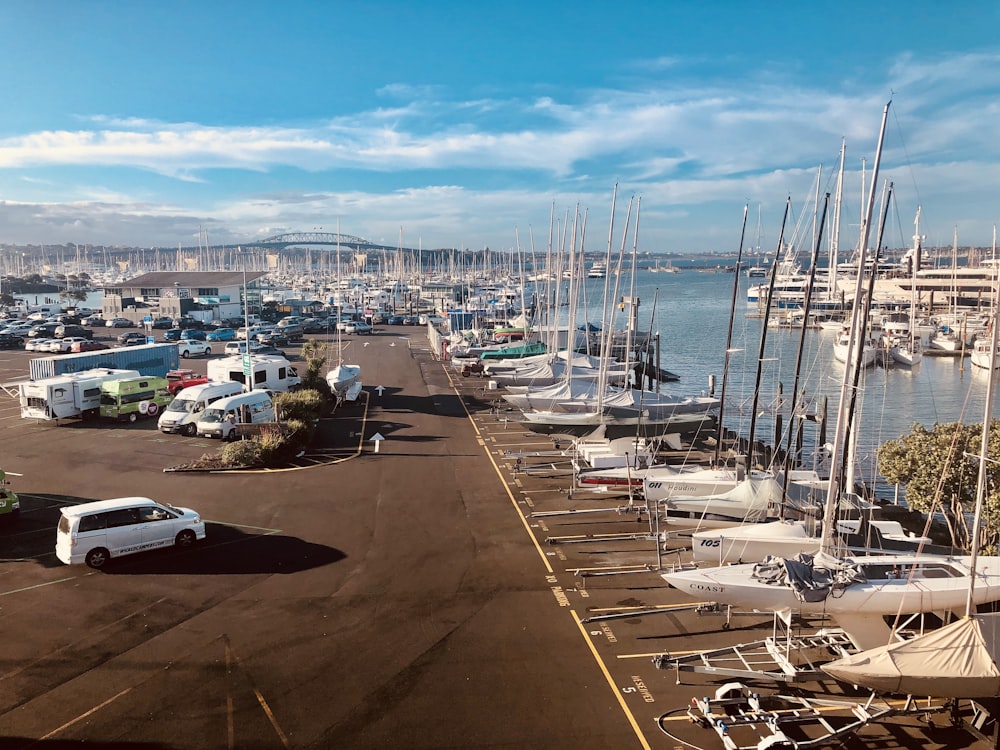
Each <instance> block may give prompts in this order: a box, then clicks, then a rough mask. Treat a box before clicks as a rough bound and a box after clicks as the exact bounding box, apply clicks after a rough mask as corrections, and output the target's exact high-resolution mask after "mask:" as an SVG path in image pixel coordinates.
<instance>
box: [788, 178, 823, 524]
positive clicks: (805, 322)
mask: <svg viewBox="0 0 1000 750" xmlns="http://www.w3.org/2000/svg"><path fill="white" fill-rule="evenodd" d="M829 208H830V194H829V193H827V194H826V198H825V199H824V201H823V220H822V221H821V222H820V225H819V235H817V237H816V242H815V244H814V245H813V253H812V259H811V262H810V264H809V285H808V286H807V287H806V294H805V299H803V300H802V325H801V327H800V328H799V344H798V350H797V351H796V352H795V377H794V378H793V379H792V408H791V410H790V412H789V414H790V418H789V420H788V435H787V436H786V439H785V472H784V475H783V478H782V482H781V498H782V503H784V501H785V498H786V496H787V494H788V482H789V470H790V469H791V456H792V433H793V432H794V431H795V428H796V425H795V424H794V417H795V414H796V411H797V409H798V403H799V377H800V375H801V373H802V354H803V352H804V351H805V341H806V329H807V328H808V327H809V311H810V309H811V307H812V297H813V287H814V286H815V284H816V266H818V265H819V247H820V243H821V242H822V240H823V229H824V227H825V226H826V216H827V211H828V210H829ZM781 515H782V516H783V515H784V509H782V513H781Z"/></svg>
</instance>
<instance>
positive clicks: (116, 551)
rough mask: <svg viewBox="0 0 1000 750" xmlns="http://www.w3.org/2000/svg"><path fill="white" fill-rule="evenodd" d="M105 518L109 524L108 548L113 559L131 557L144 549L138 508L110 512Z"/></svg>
mask: <svg viewBox="0 0 1000 750" xmlns="http://www.w3.org/2000/svg"><path fill="white" fill-rule="evenodd" d="M104 516H105V518H106V519H107V524H108V530H107V535H106V539H107V546H108V551H109V552H110V553H111V556H112V557H115V556H117V555H130V554H132V553H133V552H138V551H139V550H140V549H141V548H142V546H141V545H142V531H141V529H140V526H139V513H138V510H137V509H136V508H121V509H119V510H109V511H108V512H107V513H105V514H104Z"/></svg>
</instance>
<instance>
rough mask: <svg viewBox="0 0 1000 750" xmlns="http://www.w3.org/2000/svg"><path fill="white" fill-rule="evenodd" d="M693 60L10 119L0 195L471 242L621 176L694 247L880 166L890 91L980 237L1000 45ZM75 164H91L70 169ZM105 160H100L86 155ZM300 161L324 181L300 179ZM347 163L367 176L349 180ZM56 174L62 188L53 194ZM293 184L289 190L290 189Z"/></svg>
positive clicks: (906, 133)
mask: <svg viewBox="0 0 1000 750" xmlns="http://www.w3.org/2000/svg"><path fill="white" fill-rule="evenodd" d="M683 64H685V61H678V60H675V59H673V58H669V57H665V58H660V59H656V60H651V61H644V62H640V61H637V62H636V64H635V65H634V66H633V67H634V68H635V69H636V70H638V69H642V70H644V71H645V73H646V75H645V77H644V80H643V81H642V82H641V83H630V84H629V85H630V88H628V89H609V88H606V89H600V90H591V91H582V92H581V91H577V92H571V95H570V96H567V97H564V98H559V97H557V96H555V95H548V96H543V97H537V98H533V99H525V100H519V99H501V98H498V99H485V98H478V99H470V100H468V101H451V100H449V99H448V98H447V96H446V94H447V92H446V91H445V90H444V89H443V88H441V87H436V86H409V85H404V84H390V85H387V86H385V87H383V88H382V89H381V90H380V91H379V92H378V93H379V94H380V95H381V96H382V97H383V98H385V99H392V100H393V102H394V106H391V107H384V108H378V109H373V110H371V111H369V112H358V113H352V114H349V115H343V116H338V117H336V118H333V119H329V120H325V121H317V122H315V123H314V124H311V125H309V124H305V125H303V124H301V123H298V124H297V125H296V126H295V127H292V126H282V125H242V126H236V127H223V126H210V125H204V124H199V123H192V122H177V123H170V122H161V121H154V120H149V119H142V118H136V117H128V116H125V117H120V116H111V115H98V116H93V117H89V118H80V119H79V120H78V122H80V123H81V127H79V128H77V129H75V130H42V131H38V132H33V133H26V134H23V135H19V136H8V137H6V138H4V139H2V140H0V167H3V168H4V169H5V170H7V171H8V175H7V176H6V177H3V176H0V195H3V196H5V197H7V198H9V199H13V201H14V202H9V203H8V204H6V205H5V206H4V207H3V209H2V214H3V215H2V216H0V219H7V221H5V223H4V224H3V226H5V228H6V232H5V235H6V236H4V237H0V239H3V240H7V241H15V242H16V241H30V240H31V236H32V234H34V235H36V236H35V241H37V234H38V232H39V226H44V224H45V222H46V220H50V221H52V222H53V223H54V224H60V223H62V222H64V221H65V219H66V218H67V217H69V216H77V217H82V216H85V215H88V214H93V215H94V216H95V217H96V218H95V219H94V220H93V222H91V223H90V224H87V222H84V225H85V226H89V227H91V228H92V229H93V231H94V232H98V231H100V232H102V233H106V234H107V235H108V236H107V237H102V240H101V241H105V242H111V241H112V239H113V237H112V235H113V233H114V231H115V230H116V227H114V225H113V221H112V220H111V219H110V218H109V217H110V216H112V215H114V214H116V213H117V214H119V215H121V216H127V217H131V218H132V221H130V222H129V224H128V226H129V227H130V228H135V229H136V230H137V231H138V230H139V228H140V227H141V226H142V221H143V220H147V221H148V223H147V224H146V227H147V231H148V232H149V235H148V236H147V237H146V238H143V236H141V234H137V236H135V237H129V238H121V239H119V240H117V241H121V242H129V243H135V244H172V243H173V242H174V241H175V240H176V237H188V236H190V232H191V227H192V225H198V224H205V225H212V226H213V233H214V234H215V235H216V236H221V235H225V236H231V237H234V238H243V239H247V238H251V237H255V236H257V237H259V236H260V232H261V231H262V230H261V227H273V226H283V227H295V226H298V225H301V226H316V225H324V226H332V221H333V219H332V218H331V217H336V216H344V217H345V221H346V219H347V217H350V224H351V225H352V226H351V227H350V228H348V227H347V226H346V225H345V228H344V231H345V232H352V233H357V234H362V235H364V234H369V233H383V234H384V233H387V232H390V228H391V227H392V226H395V227H396V229H395V230H394V231H393V232H391V233H393V234H398V227H399V225H400V224H401V223H402V224H403V225H404V231H405V233H406V234H410V233H411V232H412V233H418V234H420V235H421V236H423V235H424V234H426V236H427V237H428V240H429V242H431V243H433V244H437V245H448V244H460V243H465V244H473V245H475V244H476V243H474V242H472V241H471V240H472V239H473V238H471V237H465V236H463V235H468V234H475V235H476V236H477V237H480V238H482V240H481V241H482V243H483V244H491V243H497V242H512V241H513V226H515V225H521V226H526V225H527V224H529V223H531V222H536V225H537V222H538V221H542V222H547V221H548V211H549V206H550V205H551V203H552V202H553V201H555V202H556V203H557V206H560V207H565V206H568V205H574V204H575V203H577V202H580V201H582V202H583V203H584V204H589V205H590V206H592V207H593V208H594V209H595V210H596V211H597V212H598V214H600V213H601V212H602V211H604V210H605V206H606V204H607V203H608V201H609V196H610V190H611V187H612V185H613V184H614V183H615V182H616V181H617V182H620V183H621V184H622V185H623V190H626V189H627V190H629V191H636V192H638V193H641V194H643V196H644V197H643V207H644V213H645V214H646V215H647V216H648V217H649V220H648V221H645V222H644V224H643V229H642V233H643V234H644V235H646V236H648V237H649V240H650V244H652V245H655V246H657V247H661V248H664V249H666V248H667V247H670V246H672V245H674V244H683V245H684V246H687V247H690V246H692V245H695V244H696V243H697V241H698V238H699V236H704V235H705V234H706V233H709V232H715V231H716V229H715V228H714V227H712V228H706V227H704V226H701V227H699V226H697V225H696V223H695V222H696V221H699V220H700V221H704V220H705V217H707V216H709V215H710V214H709V212H708V211H709V209H711V210H713V211H715V212H716V213H715V215H717V216H719V215H722V216H723V217H724V216H725V214H724V213H723V214H719V213H718V210H719V207H720V206H724V207H726V206H735V207H736V209H734V210H733V213H738V209H739V208H740V207H741V206H742V204H743V203H744V202H745V201H747V200H749V201H751V202H756V201H763V202H765V203H766V204H768V205H774V206H776V207H777V208H775V211H776V213H778V214H779V215H780V206H782V205H783V202H784V198H785V196H786V195H788V194H792V196H793V200H795V201H797V202H799V203H802V202H804V201H805V200H807V199H808V197H807V196H808V191H809V186H810V185H811V184H812V182H813V180H814V175H815V170H816V168H817V166H818V165H819V164H820V163H822V164H823V165H824V167H825V171H826V173H827V174H830V173H831V172H832V170H834V169H835V168H836V163H837V158H838V153H839V148H840V142H841V138H842V137H846V138H847V147H848V169H849V171H850V172H851V176H850V177H849V178H848V180H849V185H851V187H850V192H851V193H853V194H855V195H851V199H852V200H857V196H856V193H858V192H859V188H858V187H856V186H857V184H858V183H859V182H860V178H859V177H858V173H859V170H860V164H861V159H862V158H863V157H864V158H866V159H867V160H868V163H869V164H870V162H871V159H872V157H873V156H874V145H875V136H876V133H877V127H878V121H879V116H880V114H881V110H882V107H883V105H884V103H885V101H886V100H887V99H888V97H889V96H890V92H892V91H896V92H897V94H896V96H895V101H894V103H893V109H892V111H891V119H890V127H889V134H888V137H887V143H886V154H885V159H884V164H885V165H886V166H885V169H886V170H887V171H889V170H891V171H892V172H893V173H895V177H896V179H897V181H898V185H899V190H900V191H901V194H902V193H909V195H907V196H906V197H907V199H908V200H909V201H911V202H914V201H918V200H919V201H920V202H922V203H923V204H924V206H925V216H927V217H930V216H932V215H935V214H936V215H938V216H940V221H941V222H942V226H943V227H950V226H951V225H952V224H953V223H954V222H955V221H957V220H959V218H961V217H959V216H951V215H950V213H951V212H958V213H960V214H964V220H965V221H968V222H969V223H970V224H971V225H973V226H974V227H975V229H974V230H972V231H970V236H979V237H980V241H982V236H981V233H982V232H984V231H986V227H987V226H988V225H989V224H990V223H991V220H990V219H988V218H986V217H990V216H993V215H994V214H995V213H996V210H995V208H994V209H989V208H987V207H986V204H987V203H988V195H989V193H990V190H991V189H992V187H993V186H994V185H995V184H996V181H995V179H994V178H995V177H996V173H997V171H998V167H997V164H998V162H1000V154H998V148H1000V147H998V144H997V143H996V139H995V138H994V137H993V134H994V133H995V126H994V122H995V121H996V117H997V114H998V109H1000V105H998V104H996V103H995V101H996V96H995V93H996V91H997V89H998V87H1000V81H998V77H1000V65H997V56H996V55H987V54H968V55H956V56H953V57H949V58H942V59H939V60H926V59H918V58H916V57H915V56H912V55H905V56H901V57H900V58H898V59H897V60H896V61H895V63H894V64H893V65H892V66H891V67H890V68H889V69H887V70H886V71H885V75H884V77H882V78H880V77H879V76H878V75H877V74H874V73H873V75H872V76H871V80H870V81H868V82H866V83H865V88H860V87H859V86H858V85H857V84H852V85H848V84H843V85H842V86H841V87H840V88H836V89H832V90H818V89H815V88H807V87H805V86H803V85H802V84H801V83H800V82H796V81H787V80H786V81H781V80H779V79H778V78H777V77H776V75H775V71H773V70H765V71H759V72H756V73H754V72H751V73H749V74H748V75H744V76H742V77H734V78H733V79H731V80H728V81H721V80H720V79H714V80H713V81H712V82H711V83H710V84H701V85H698V86H695V85H693V84H690V83H688V82H687V81H686V80H681V79H674V78H671V79H664V78H655V77H654V76H656V75H657V73H658V71H661V70H663V69H665V68H671V69H672V68H676V67H677V66H679V65H683ZM687 64H690V61H687ZM65 168H70V169H71V170H75V171H70V172H69V173H68V174H70V175H76V176H77V179H75V180H74V179H60V178H59V177H58V176H57V175H58V174H59V173H60V172H59V170H63V169H65ZM91 168H95V169H96V170H97V171H96V172H94V173H93V174H91V173H89V172H84V170H88V169H91ZM221 170H225V171H226V172H227V173H231V172H235V173H237V174H239V175H241V176H242V180H241V181H240V182H237V183H235V184H237V188H235V189H236V190H237V191H238V192H234V193H231V194H228V195H226V196H225V197H224V198H223V197H218V196H217V197H215V198H214V199H206V196H207V195H210V193H209V192H208V190H209V188H212V187H213V186H214V184H215V183H216V182H219V183H222V182H225V185H226V186H227V187H226V189H227V190H233V189H234V188H232V187H230V185H232V184H234V183H233V182H232V181H231V180H227V181H224V180H222V179H221V174H219V172H220V171H221ZM137 171H142V172H152V173H156V174H158V175H163V176H165V177H167V178H169V179H168V180H166V182H168V183H169V182H176V183H178V184H177V186H176V188H175V189H172V191H171V192H167V193H155V194H154V192H153V190H154V188H152V187H150V188H144V191H147V190H148V194H147V193H146V192H143V193H142V194H136V193H135V192H134V188H133V184H136V183H138V184H142V176H141V174H140V175H138V176H137V174H136V173H137ZM279 172H281V173H282V174H281V177H280V182H279V178H278V177H277V176H276V175H277V173H279ZM81 173H85V174H87V178H86V180H85V182H82V183H81V182H80V180H79V175H80V174H81ZM288 173H291V174H292V175H293V176H292V178H291V179H289V178H288ZM296 173H299V174H300V175H301V181H300V184H301V185H311V186H313V187H314V189H313V190H306V189H303V188H301V187H300V186H299V185H297V184H296V179H295V177H294V175H295V174H296ZM345 174H346V175H347V176H345ZM97 175H99V177H97ZM120 175H126V177H125V178H122V177H120ZM327 175H328V176H329V184H330V187H329V188H328V189H327V190H326V191H324V190H316V189H315V186H316V185H317V184H321V183H320V181H319V180H318V179H317V176H323V177H325V176H327ZM352 180H356V181H357V184H360V185H364V186H365V188H364V189H357V190H352V189H345V188H344V187H343V186H344V185H349V184H351V181H352ZM852 180H853V182H851V181H852ZM75 183H80V184H79V185H78V186H75ZM102 183H103V184H102ZM376 184H380V185H382V186H383V187H378V188H376V187H373V186H374V185H376ZM45 185H50V186H54V187H53V190H58V193H54V194H57V195H59V196H60V198H61V200H64V201H65V202H63V203H55V202H53V201H52V199H51V197H48V196H46V194H45V193H43V192H41V191H42V190H43V186H45ZM280 185H285V186H288V187H287V188H286V189H285V190H284V192H282V191H281V190H282V189H281V187H280ZM914 185H916V186H918V187H916V188H915V187H914ZM195 186H197V188H198V190H197V191H196V192H197V197H192V196H191V190H190V188H192V187H195ZM526 186H530V187H526ZM155 189H156V190H160V189H162V188H161V187H157V188H155ZM980 190H981V191H982V192H981V193H980V192H978V191H980ZM920 192H923V195H920ZM42 196H46V197H45V198H43V197H42ZM154 196H155V197H154ZM932 203H936V204H937V205H935V206H932V205H930V204H932ZM29 204H31V205H32V206H33V208H32V209H27V208H26V207H27V206H28V205H29ZM976 206H981V209H979V210H974V209H975V207H976ZM932 209H934V210H932ZM31 210H34V211H35V212H36V213H35V215H34V216H35V218H34V222H35V223H34V226H32V223H31V219H30V218H28V217H29V216H30V211H31ZM723 221H725V218H723ZM102 222H105V223H104V224H102ZM658 222H661V223H658ZM99 227H100V229H99ZM407 227H408V228H407ZM154 232H155V233H156V234H155V236H154V234H153V233H154ZM171 233H176V236H175V237H173V238H171V237H170V236H169V234H171ZM719 234H720V235H725V234H734V232H731V231H729V228H728V227H727V228H725V229H724V230H723V231H720V233H719ZM431 238H433V239H431ZM491 238H492V239H491ZM672 238H676V239H672ZM66 239H71V238H66ZM78 240H83V241H98V240H96V239H90V238H87V237H81V238H78ZM478 241H479V240H477V242H478Z"/></svg>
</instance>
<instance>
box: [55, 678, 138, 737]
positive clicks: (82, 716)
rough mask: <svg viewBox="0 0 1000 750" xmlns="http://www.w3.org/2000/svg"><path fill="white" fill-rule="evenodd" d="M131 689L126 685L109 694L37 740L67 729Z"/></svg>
mask: <svg viewBox="0 0 1000 750" xmlns="http://www.w3.org/2000/svg"><path fill="white" fill-rule="evenodd" d="M131 689H132V688H130V687H127V688H125V689H124V690H122V691H121V692H120V693H118V694H117V695H113V696H111V697H110V698H108V699H107V700H106V701H104V702H103V703H98V704H97V705H96V706H94V707H93V708H92V709H90V710H89V711H86V712H85V713H82V714H80V715H79V716H77V717H76V718H75V719H71V720H70V721H67V722H66V723H65V724H63V725H62V726H61V727H58V728H56V729H53V730H52V731H51V732H49V733H48V734H46V735H43V736H41V737H39V738H38V740H39V742H41V741H42V740H48V739H51V738H53V737H55V736H56V735H57V734H59V733H60V732H62V731H63V730H64V729H69V728H70V727H71V726H73V725H74V724H76V723H77V722H80V721H83V720H84V719H86V718H87V717H88V716H91V715H93V714H95V713H97V712H98V711H100V710H101V709H102V708H104V707H105V706H107V705H109V704H111V703H114V702H115V701H116V700H118V699H119V698H121V697H122V696H123V695H125V693H127V692H129V691H130V690H131Z"/></svg>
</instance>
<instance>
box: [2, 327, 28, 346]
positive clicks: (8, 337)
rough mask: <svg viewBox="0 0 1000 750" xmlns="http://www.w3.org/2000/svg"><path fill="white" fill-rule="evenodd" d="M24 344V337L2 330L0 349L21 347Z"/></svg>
mask: <svg viewBox="0 0 1000 750" xmlns="http://www.w3.org/2000/svg"><path fill="white" fill-rule="evenodd" d="M22 346H24V339H23V338H22V337H21V336H16V335H15V334H13V333H7V332H6V331H0V349H20V348H21V347H22Z"/></svg>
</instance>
